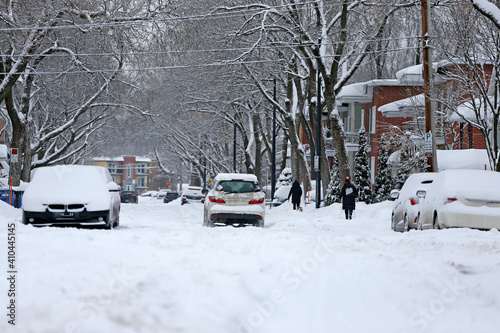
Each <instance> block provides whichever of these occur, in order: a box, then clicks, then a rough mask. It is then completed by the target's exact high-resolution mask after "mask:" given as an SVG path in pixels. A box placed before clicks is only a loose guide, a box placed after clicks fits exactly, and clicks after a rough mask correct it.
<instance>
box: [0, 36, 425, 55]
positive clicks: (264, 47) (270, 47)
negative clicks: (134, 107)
mask: <svg viewBox="0 0 500 333" xmlns="http://www.w3.org/2000/svg"><path fill="white" fill-rule="evenodd" d="M421 38H422V37H421V36H404V37H391V38H381V39H366V40H355V41H345V42H332V43H322V44H321V46H337V45H339V44H359V43H370V42H379V41H380V42H382V41H394V40H407V39H421ZM312 45H317V44H311V43H289V44H286V43H285V44H281V43H275V44H274V45H273V44H269V45H261V46H255V47H235V48H221V49H200V50H174V51H143V52H115V53H111V52H107V53H58V54H54V53H52V54H42V53H33V54H0V57H12V58H16V57H26V58H35V57H39V56H41V55H43V56H44V57H68V56H73V57H106V56H108V57H109V56H119V55H123V56H126V55H133V56H138V55H168V54H192V53H194V54H196V53H215V52H233V51H251V50H274V49H284V48H294V47H308V46H312Z"/></svg>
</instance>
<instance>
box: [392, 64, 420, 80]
mask: <svg viewBox="0 0 500 333" xmlns="http://www.w3.org/2000/svg"><path fill="white" fill-rule="evenodd" d="M396 78H397V79H398V81H399V83H400V84H407V85H423V84H424V77H423V74H422V65H421V64H420V65H414V66H410V67H406V68H403V69H401V70H399V71H398V72H396Z"/></svg>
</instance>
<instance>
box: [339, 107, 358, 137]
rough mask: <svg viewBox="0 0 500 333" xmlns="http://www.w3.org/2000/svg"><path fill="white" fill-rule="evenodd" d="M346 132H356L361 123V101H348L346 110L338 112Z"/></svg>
mask: <svg viewBox="0 0 500 333" xmlns="http://www.w3.org/2000/svg"><path fill="white" fill-rule="evenodd" d="M339 113H340V118H341V119H342V122H343V123H344V130H345V131H346V132H351V133H352V132H358V131H359V129H360V128H361V125H363V109H361V103H349V107H348V110H347V112H339Z"/></svg>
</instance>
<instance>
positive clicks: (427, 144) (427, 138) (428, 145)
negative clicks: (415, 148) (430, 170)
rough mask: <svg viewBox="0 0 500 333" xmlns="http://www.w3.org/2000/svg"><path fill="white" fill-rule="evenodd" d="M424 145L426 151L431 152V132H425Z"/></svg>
mask: <svg viewBox="0 0 500 333" xmlns="http://www.w3.org/2000/svg"><path fill="white" fill-rule="evenodd" d="M424 147H425V152H426V153H432V133H431V132H427V133H425V137H424Z"/></svg>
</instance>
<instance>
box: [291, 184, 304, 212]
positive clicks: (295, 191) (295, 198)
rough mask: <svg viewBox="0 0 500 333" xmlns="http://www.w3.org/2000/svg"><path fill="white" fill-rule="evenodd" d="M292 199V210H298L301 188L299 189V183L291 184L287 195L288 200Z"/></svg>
mask: <svg viewBox="0 0 500 333" xmlns="http://www.w3.org/2000/svg"><path fill="white" fill-rule="evenodd" d="M290 196H291V197H292V204H293V210H296V209H297V210H298V209H299V208H300V197H301V196H302V188H300V184H299V181H298V180H296V181H294V182H293V184H292V188H291V189H290V193H288V200H290Z"/></svg>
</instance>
